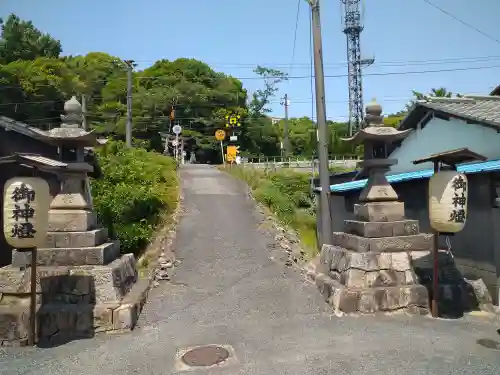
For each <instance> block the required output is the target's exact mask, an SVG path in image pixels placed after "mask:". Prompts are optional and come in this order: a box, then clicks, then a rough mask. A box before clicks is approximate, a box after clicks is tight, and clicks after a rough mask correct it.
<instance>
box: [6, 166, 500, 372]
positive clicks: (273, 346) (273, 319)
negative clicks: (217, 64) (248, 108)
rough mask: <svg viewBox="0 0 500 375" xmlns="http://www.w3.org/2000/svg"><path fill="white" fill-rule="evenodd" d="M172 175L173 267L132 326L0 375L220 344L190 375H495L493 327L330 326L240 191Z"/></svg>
mask: <svg viewBox="0 0 500 375" xmlns="http://www.w3.org/2000/svg"><path fill="white" fill-rule="evenodd" d="M182 177H183V190H184V195H185V202H184V209H185V212H184V214H183V215H184V216H183V218H182V220H181V223H180V225H179V232H178V236H177V240H176V241H177V244H176V251H177V256H178V257H179V258H180V259H181V260H182V263H181V264H180V266H179V267H178V268H177V269H176V270H175V274H174V275H173V283H171V284H169V283H165V284H161V285H160V286H159V287H157V288H155V289H154V290H153V291H152V292H151V293H150V301H149V302H148V303H147V304H146V306H145V308H144V311H143V315H142V317H141V321H140V324H139V327H138V328H137V329H136V330H134V331H133V332H131V333H126V334H120V335H98V336H97V337H95V338H94V339H92V340H80V341H74V342H71V343H69V344H66V345H64V346H60V347H56V348H51V349H9V350H5V351H2V352H0V374H9V375H19V374H25V375H29V374H33V375H34V374H44V375H51V374H64V375H80V374H85V375H126V374H148V375H149V374H150V375H165V374H174V373H175V372H174V370H173V368H174V356H175V354H176V351H177V350H178V349H179V348H185V347H190V346H195V345H202V344H224V345H231V346H232V347H233V348H234V351H235V354H236V358H237V361H236V363H234V364H233V365H231V366H229V367H226V368H224V367H221V368H218V369H213V370H197V371H194V372H191V374H193V375H197V374H214V375H215V374H228V375H229V374H248V375H250V374H252V375H254V374H255V375H272V374H283V375H285V374H288V375H295V374H296V375H299V374H300V375H308V374H311V375H313V374H314V375H323V374H324V375H326V374H340V375H342V374H383V375H391V374H400V373H406V374H481V375H488V374H499V373H500V356H499V353H500V352H498V351H494V350H491V349H486V348H484V347H481V346H479V345H477V344H476V340H477V339H479V338H491V339H500V337H499V336H498V335H497V333H496V332H495V331H496V328H497V327H496V326H494V325H492V324H491V323H485V322H484V321H481V320H479V319H478V318H477V317H467V318H464V319H460V320H454V321H443V320H433V319H432V318H428V317H409V316H405V315H394V316H380V317H374V316H366V317H340V318H339V317H335V316H333V317H332V316H331V315H330V314H329V313H328V311H327V310H326V305H325V303H324V302H323V300H322V299H321V297H320V296H319V293H318V292H317V291H316V288H315V287H314V286H313V285H311V284H309V283H307V282H305V281H304V277H303V276H302V275H301V274H300V273H299V272H297V271H296V270H293V269H290V268H285V267H284V266H283V265H282V264H281V263H280V262H276V261H274V260H271V259H270V257H271V256H272V255H274V256H276V254H277V251H278V250H275V249H273V247H272V244H273V242H274V236H273V235H272V234H265V233H263V232H262V230H260V229H259V224H260V222H261V217H260V214H259V213H258V212H257V211H256V210H255V207H254V204H253V202H252V200H250V199H248V198H247V195H246V191H245V188H244V186H242V185H241V183H240V182H237V181H235V180H233V179H232V178H231V177H229V176H227V175H225V174H224V173H222V172H220V171H218V170H216V169H215V168H213V167H209V166H203V165H191V166H186V167H184V169H183V170H182ZM273 252H274V254H273ZM187 374H189V372H188V373H187Z"/></svg>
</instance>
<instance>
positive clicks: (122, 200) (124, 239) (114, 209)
mask: <svg viewBox="0 0 500 375" xmlns="http://www.w3.org/2000/svg"><path fill="white" fill-rule="evenodd" d="M97 152H98V154H97V156H98V159H99V163H100V165H101V168H102V172H103V177H102V178H100V179H96V180H93V181H92V196H93V199H94V208H95V210H96V213H97V216H98V218H99V221H100V223H101V224H102V225H103V226H105V227H107V228H108V230H109V234H110V237H111V238H112V239H118V240H120V243H121V251H122V253H134V254H135V255H136V256H138V255H140V254H141V252H142V251H143V250H144V248H145V247H146V246H147V245H148V244H149V242H150V240H151V239H152V238H153V235H154V233H155V231H156V230H157V228H158V227H159V226H160V225H164V224H165V223H166V222H167V221H168V220H169V218H170V215H171V214H172V213H173V212H174V211H175V209H176V207H177V203H178V202H177V200H178V188H179V181H178V178H177V171H176V169H177V166H176V163H175V161H174V160H173V159H172V158H169V157H166V156H163V155H160V154H158V153H156V152H148V151H146V150H145V149H143V148H133V149H128V148H126V147H125V145H124V143H123V142H109V143H108V144H106V145H105V146H104V147H102V148H100V149H99V150H98V151H97Z"/></svg>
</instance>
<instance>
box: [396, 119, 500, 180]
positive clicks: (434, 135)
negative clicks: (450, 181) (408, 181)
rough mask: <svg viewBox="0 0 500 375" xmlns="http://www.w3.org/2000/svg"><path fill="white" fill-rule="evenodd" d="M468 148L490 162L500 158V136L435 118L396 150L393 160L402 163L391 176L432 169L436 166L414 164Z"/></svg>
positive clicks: (411, 134) (490, 130)
mask: <svg viewBox="0 0 500 375" xmlns="http://www.w3.org/2000/svg"><path fill="white" fill-rule="evenodd" d="M464 147H467V148H468V149H469V150H471V151H474V152H477V153H478V154H481V155H484V156H486V157H487V158H488V159H490V160H496V159H500V134H499V133H497V131H496V130H494V129H492V128H488V127H485V126H481V125H475V124H467V123H466V122H465V121H462V120H458V119H450V120H449V121H446V120H442V119H438V118H433V119H432V120H430V121H429V122H428V123H427V125H426V126H425V127H424V128H423V129H421V130H413V131H412V132H411V133H410V135H409V136H408V137H407V138H406V139H405V140H404V141H403V143H402V144H401V147H399V148H398V149H396V150H394V152H393V153H392V154H391V156H390V158H394V159H398V164H397V165H395V166H393V167H392V168H391V171H390V172H389V174H397V173H404V172H411V171H418V170H423V169H428V168H432V163H426V164H420V165H414V164H413V163H412V162H413V160H416V159H421V158H424V157H426V156H429V155H430V154H435V153H439V152H444V151H448V150H453V149H456V148H464Z"/></svg>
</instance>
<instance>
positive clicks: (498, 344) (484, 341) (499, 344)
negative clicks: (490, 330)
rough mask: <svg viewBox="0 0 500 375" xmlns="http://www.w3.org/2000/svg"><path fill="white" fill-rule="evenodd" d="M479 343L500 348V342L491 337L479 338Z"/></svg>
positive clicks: (487, 346) (492, 347) (489, 347)
mask: <svg viewBox="0 0 500 375" xmlns="http://www.w3.org/2000/svg"><path fill="white" fill-rule="evenodd" d="M477 343H478V344H479V345H481V346H484V347H485V348H488V349H495V350H500V342H498V341H495V340H490V339H479V340H477Z"/></svg>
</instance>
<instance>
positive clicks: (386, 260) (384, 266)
mask: <svg viewBox="0 0 500 375" xmlns="http://www.w3.org/2000/svg"><path fill="white" fill-rule="evenodd" d="M377 260H378V267H379V269H381V270H388V269H390V268H391V267H392V253H380V254H377Z"/></svg>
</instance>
